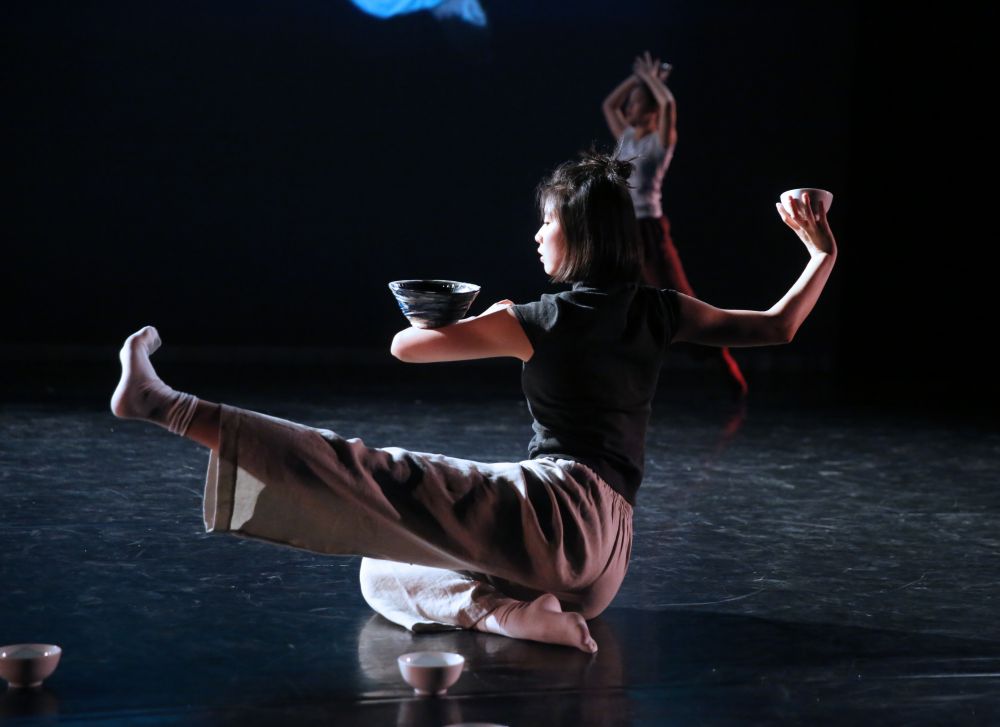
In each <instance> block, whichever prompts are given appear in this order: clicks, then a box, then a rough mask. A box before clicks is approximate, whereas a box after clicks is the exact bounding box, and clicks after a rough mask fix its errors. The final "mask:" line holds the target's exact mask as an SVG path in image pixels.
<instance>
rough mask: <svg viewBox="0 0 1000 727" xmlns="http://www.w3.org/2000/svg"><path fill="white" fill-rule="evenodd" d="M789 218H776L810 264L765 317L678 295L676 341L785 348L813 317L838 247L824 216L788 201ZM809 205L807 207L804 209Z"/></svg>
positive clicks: (780, 210) (761, 313)
mask: <svg viewBox="0 0 1000 727" xmlns="http://www.w3.org/2000/svg"><path fill="white" fill-rule="evenodd" d="M790 204H791V205H792V212H791V213H789V212H787V211H786V210H785V209H784V207H782V205H781V204H778V205H777V207H778V214H780V215H781V219H782V220H784V222H785V224H786V225H788V226H789V227H791V228H792V230H794V231H795V234H797V235H798V236H799V239H800V240H801V241H802V242H803V244H804V245H805V246H806V249H807V250H808V251H809V262H808V264H807V265H806V267H805V270H803V271H802V274H801V275H800V276H799V279H798V280H797V281H795V284H794V285H793V286H792V287H791V288H789V289H788V292H787V293H785V295H784V296H783V297H782V298H781V300H779V301H778V302H777V303H775V304H774V305H773V306H771V307H770V308H769V309H768V310H766V311H749V310H727V309H723V308H716V307H714V306H711V305H709V304H708V303H705V302H704V301H701V300H698V299H697V298H692V297H690V296H687V295H684V294H678V297H679V303H680V316H679V320H680V323H679V326H678V329H677V332H676V334H675V335H674V341H687V342H689V343H701V344H705V345H709V346H767V345H772V344H777V343H788V342H789V341H791V340H792V338H794V337H795V334H796V332H797V331H798V330H799V326H801V325H802V322H803V321H804V320H805V319H806V317H807V316H808V315H809V313H810V312H811V311H812V309H813V306H815V305H816V301H817V300H819V296H820V293H822V292H823V287H824V286H825V285H826V281H827V278H829V277H830V271H831V270H832V269H833V264H834V262H835V261H836V259H837V242H836V240H835V239H834V237H833V232H831V230H830V225H829V223H828V222H827V220H826V214H825V213H824V212H822V211H821V212H818V213H814V212H811V211H809V208H808V207H807V206H806V204H803V203H801V202H799V201H798V200H794V199H793V200H791V201H790ZM807 204H808V203H807Z"/></svg>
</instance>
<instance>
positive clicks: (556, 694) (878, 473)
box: [0, 368, 1000, 727]
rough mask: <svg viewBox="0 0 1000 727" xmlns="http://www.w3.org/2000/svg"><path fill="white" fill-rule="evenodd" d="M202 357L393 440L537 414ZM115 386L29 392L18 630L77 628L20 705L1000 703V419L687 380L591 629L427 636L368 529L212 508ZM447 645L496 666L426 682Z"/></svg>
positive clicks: (770, 706)
mask: <svg viewBox="0 0 1000 727" xmlns="http://www.w3.org/2000/svg"><path fill="white" fill-rule="evenodd" d="M393 370H396V369H393ZM484 370H485V371H489V372H491V373H489V376H493V371H494V370H493V369H484ZM502 374H503V375H504V376H509V377H510V378H511V379H512V381H513V382H514V383H516V376H517V372H516V368H514V369H504V370H503V372H502ZM395 375H398V374H394V376H395ZM472 378H473V379H474V378H475V377H472ZM168 380H170V379H169V378H168ZM113 383H114V379H113V376H112V378H111V379H110V384H111V386H113ZM174 383H178V384H179V383H183V385H184V386H187V387H189V388H191V389H192V390H194V391H195V393H199V394H202V395H204V396H206V398H219V399H224V400H225V401H226V402H227V403H231V404H234V405H239V406H246V407H248V408H254V409H259V410H263V411H266V412H267V413H270V414H274V415H276V416H281V417H285V418H290V419H294V420H297V421H302V422H304V423H308V424H314V425H317V426H322V427H327V428H330V429H334V430H336V431H338V432H341V433H343V434H347V435H351V436H359V437H361V438H362V439H364V440H365V441H366V442H367V443H368V444H371V445H373V446H389V445H394V446H401V447H406V448H410V449H416V450H422V451H442V452H445V453H447V454H451V455H454V456H459V457H467V458H472V459H482V460H489V461H509V460H512V459H519V458H521V457H522V456H523V453H524V451H525V446H526V443H527V440H528V438H529V436H530V419H529V417H528V414H527V411H526V408H525V406H524V404H523V403H522V401H521V400H520V398H519V396H518V394H517V392H516V389H514V388H512V387H511V386H506V385H504V386H498V387H495V388H490V389H489V390H488V391H487V393H485V394H479V395H477V396H475V397H472V396H471V395H470V393H469V392H471V391H473V390H475V388H476V384H475V383H474V381H473V380H464V379H462V378H461V377H456V378H455V379H454V380H449V377H447V376H443V377H441V376H439V377H438V378H437V379H436V380H435V381H434V382H432V384H431V385H425V383H426V382H425V383H423V384H420V385H414V382H413V381H410V383H409V384H407V383H406V381H402V383H398V382H395V381H393V380H392V377H389V378H388V379H385V378H383V379H381V380H380V378H379V377H369V379H368V380H367V382H361V383H359V382H358V381H348V379H346V378H339V377H331V378H330V379H326V380H322V381H320V382H318V383H317V382H306V381H304V380H301V381H300V380H298V379H297V377H295V376H294V375H291V376H289V377H287V378H285V379H283V380H282V381H281V382H280V383H274V382H271V384H270V385H268V386H259V387H254V386H252V385H251V382H247V381H241V382H240V383H239V385H236V386H233V385H230V386H228V387H227V386H220V385H219V384H218V382H213V381H211V380H210V377H209V378H206V379H205V382H204V383H203V384H199V382H198V381H197V376H194V375H191V376H189V377H188V378H187V379H186V380H185V381H184V382H177V381H176V380H174ZM231 383H232V382H230V384H231ZM196 384H197V385H202V386H203V387H204V388H200V389H199V388H197V387H196V386H195V385H196ZM6 385H7V387H8V390H11V388H12V386H13V385H12V384H11V382H10V381H9V380H8V382H7V384H6ZM108 391H110V387H108ZM256 392H263V393H256ZM776 392H779V393H776ZM64 394H65V395H64ZM105 406H106V404H105V403H104V401H103V393H102V394H101V395H100V396H98V395H97V394H96V392H94V391H92V390H91V389H88V390H87V391H86V392H85V393H83V394H74V395H69V394H66V393H65V392H63V391H57V392H52V391H50V392H48V394H47V395H43V396H38V397H32V396H21V397H12V398H10V399H9V400H8V403H6V404H4V405H3V407H2V409H0V552H2V556H0V584H2V592H0V644H9V643H14V642H30V641H35V642H46V643H56V644H59V645H61V646H62V648H63V650H64V654H63V659H62V663H61V664H60V666H59V668H58V670H57V671H56V673H55V674H54V675H53V676H52V677H51V679H50V680H49V681H48V682H47V683H46V684H45V686H44V687H43V688H42V689H40V690H30V691H25V690H10V689H8V690H7V691H6V692H4V691H2V688H0V721H3V722H4V724H11V725H20V724H26V725H35V724H47V723H49V722H54V721H58V722H60V723H67V724H87V725H91V724H93V725H110V724H143V725H159V724H184V725H228V724H232V725H256V724H295V725H301V724H317V725H318V724H323V725H353V724H359V725H361V724H363V725H413V726H417V725H435V726H440V725H446V724H452V723H459V722H463V721H468V722H473V721H478V722H493V723H498V724H506V725H512V726H513V725H518V726H521V725H545V726H546V727H555V725H574V726H575V725H728V724H775V723H785V724H983V725H987V724H996V723H997V722H998V720H1000V627H998V624H997V616H998V613H1000V477H998V474H1000V432H998V431H997V430H996V429H995V428H992V427H989V426H986V425H984V424H983V423H982V422H981V421H975V420H971V419H963V418H960V417H954V416H952V417H939V416H937V415H934V414H931V413H927V414H923V413H921V412H920V411H919V410H917V409H910V410H909V411H908V412H906V413H905V414H904V413H900V412H898V411H896V412H893V411H888V410H879V409H877V408H872V407H864V408H862V407H858V406H854V405H848V404H845V403H843V402H841V401H838V400H837V398H836V397H829V396H817V397H809V396H807V395H802V394H801V392H795V393H794V394H792V395H789V394H788V393H787V392H786V394H785V395H780V387H775V388H773V389H772V390H770V391H761V390H757V391H754V392H752V396H751V399H750V401H749V403H748V404H747V406H746V408H745V410H742V411H741V410H740V409H739V408H737V407H735V406H734V405H732V404H731V403H729V402H727V401H726V400H725V397H723V396H720V395H718V392H716V391H713V390H704V391H702V390H700V389H699V388H698V387H697V386H696V387H689V386H684V387H681V388H678V382H676V381H673V382H671V381H665V382H664V384H663V395H662V396H661V397H660V401H658V402H657V408H656V410H655V412H654V418H653V423H652V427H651V429H650V432H649V437H648V449H647V473H646V479H645V482H644V484H643V486H642V488H641V490H640V494H639V503H638V508H637V511H636V523H635V524H636V528H635V530H636V541H635V548H634V551H633V558H632V564H631V568H630V572H629V574H628V577H627V578H626V581H625V584H624V586H623V588H622V590H621V593H620V594H619V596H618V598H617V599H616V601H615V602H614V603H613V604H612V606H611V608H610V609H609V610H608V611H607V612H606V613H605V614H604V615H603V616H601V617H600V618H599V619H596V620H595V621H593V622H592V625H591V629H592V632H593V635H594V637H595V638H596V640H597V642H598V644H599V646H600V651H599V652H598V654H597V655H596V656H594V657H590V656H587V655H584V654H583V653H579V652H575V651H573V650H570V649H568V648H562V647H555V646H546V645H541V644H535V643H529V642H518V641H513V640H509V639H504V638H501V637H495V636H487V635H483V634H475V633H464V632H462V633H445V634H434V635H420V636H414V635H411V634H409V633H407V632H405V631H403V630H402V629H400V628H398V627H395V626H394V625H392V624H389V623H388V622H386V621H384V620H383V619H382V618H381V617H379V616H376V615H374V614H373V613H372V612H371V611H369V609H368V607H367V606H366V604H365V603H364V601H363V600H362V599H361V596H360V593H359V589H358V585H357V571H358V562H359V559H357V558H330V557H322V556H318V555H313V554H310V553H304V552H298V551H295V550H291V549H288V548H284V547H277V546H273V545H268V544H265V543H260V542H253V541H249V540H242V539H239V538H235V537H231V536H218V535H207V534H205V533H204V531H203V527H202V522H201V512H200V497H201V487H202V477H203V474H204V470H205V467H206V463H207V460H208V456H207V452H205V451H204V450H201V449H199V448H198V447H197V446H195V445H193V444H191V443H189V442H186V441H183V440H181V439H178V438H175V437H172V436H171V435H169V434H167V433H166V432H164V431H163V430H160V429H158V428H156V427H152V426H148V425H142V424H136V423H130V422H120V421H118V420H115V419H114V418H112V416H111V415H110V413H108V412H107V411H106V409H105ZM438 649H444V650H449V651H457V652H459V653H461V654H463V655H464V656H465V657H466V659H467V667H466V672H465V673H464V674H463V676H462V678H461V679H460V681H459V682H458V684H457V685H456V686H455V687H453V688H452V689H451V690H450V691H449V693H448V695H447V696H446V697H444V698H438V699H420V698H415V697H413V696H412V693H411V691H410V690H409V688H408V687H407V686H406V684H404V683H403V681H402V680H401V678H400V676H399V672H398V670H397V668H396V657H397V656H398V655H399V654H402V653H405V652H408V651H414V650H438Z"/></svg>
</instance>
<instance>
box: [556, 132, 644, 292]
mask: <svg viewBox="0 0 1000 727" xmlns="http://www.w3.org/2000/svg"><path fill="white" fill-rule="evenodd" d="M631 174H632V164H631V163H630V162H627V161H623V160H621V159H615V158H614V157H612V156H611V155H609V154H603V153H600V152H597V151H593V150H591V151H587V152H583V153H582V154H581V155H580V158H579V159H578V160H576V161H570V162H565V163H564V164H560V165H559V166H558V167H556V169H555V171H553V172H552V174H550V175H549V176H548V177H547V178H546V179H544V180H542V182H541V184H539V185H538V189H537V198H538V208H539V212H540V213H541V214H542V215H544V214H545V208H546V206H548V205H550V204H551V205H552V209H553V210H554V211H555V213H556V214H557V215H558V216H559V223H560V225H561V226H562V231H563V236H564V237H565V239H566V254H565V255H564V256H563V261H562V264H561V265H560V266H559V269H558V270H556V271H555V272H554V273H553V275H552V280H553V281H554V282H557V283H575V282H577V281H583V280H585V281H588V282H593V283H603V284H608V283H622V282H634V281H636V280H638V279H639V275H640V273H641V269H642V243H641V241H640V238H639V225H638V223H637V222H636V219H635V207H634V206H633V205H632V197H631V195H630V194H629V190H628V178H629V176H630V175H631Z"/></svg>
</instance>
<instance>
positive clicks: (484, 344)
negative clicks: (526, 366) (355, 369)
mask: <svg viewBox="0 0 1000 727" xmlns="http://www.w3.org/2000/svg"><path fill="white" fill-rule="evenodd" d="M512 305H514V304H513V303H512V302H511V301H509V300H501V301H500V302H498V303H494V304H493V305H492V306H490V307H489V308H488V309H486V310H485V311H484V312H483V313H481V314H479V315H478V316H476V317H475V318H466V319H465V320H462V321H459V322H458V323H454V324H452V325H450V326H444V327H442V328H406V329H404V330H402V331H400V332H399V333H397V334H396V336H395V338H393V339H392V348H391V351H392V355H393V356H395V357H396V358H398V359H399V360H400V361H406V362H407V363H435V362H438V361H468V360H470V359H475V358H499V357H505V356H509V357H511V358H518V359H521V360H522V361H527V360H528V359H530V358H531V356H532V354H534V352H535V350H534V348H533V347H532V345H531V341H529V340H528V336H527V335H525V333H524V329H523V328H522V327H521V323H520V322H519V321H518V320H517V318H516V317H515V316H514V311H513V310H511V306H512Z"/></svg>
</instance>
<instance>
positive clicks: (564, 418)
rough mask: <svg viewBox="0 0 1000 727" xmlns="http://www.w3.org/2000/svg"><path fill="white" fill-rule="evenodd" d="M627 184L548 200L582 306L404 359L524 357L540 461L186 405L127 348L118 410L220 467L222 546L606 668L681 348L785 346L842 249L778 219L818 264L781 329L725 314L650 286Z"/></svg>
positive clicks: (546, 210) (408, 333)
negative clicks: (280, 555) (342, 575)
mask: <svg viewBox="0 0 1000 727" xmlns="http://www.w3.org/2000/svg"><path fill="white" fill-rule="evenodd" d="M630 172H631V165H630V164H628V163H627V162H623V161H620V160H615V159H612V158H610V157H608V156H601V155H596V154H591V155H589V156H585V157H584V158H583V159H582V160H580V161H577V162H571V163H567V164H564V165H562V166H560V167H559V168H558V169H556V171H555V172H554V173H553V174H552V175H551V176H550V177H549V178H548V179H546V180H545V181H544V182H543V183H542V184H541V185H540V187H539V195H538V198H539V204H540V208H541V212H542V218H543V221H542V225H541V228H540V229H539V231H538V233H537V234H536V235H535V241H536V242H537V243H538V254H539V256H540V257H541V262H542V266H543V268H544V269H545V272H546V273H548V274H549V275H550V276H551V278H552V279H553V280H554V281H556V282H563V283H572V284H573V287H572V289H571V290H566V291H564V292H560V293H557V294H550V295H544V296H542V298H541V299H540V300H538V301H535V302H532V303H526V304H521V305H514V304H512V303H511V302H510V301H501V302H500V303H497V304H495V305H494V306H492V307H491V308H490V309H489V310H487V311H486V312H485V313H483V314H482V315H480V316H477V317H475V318H469V319H466V320H464V321H461V322H459V323H456V324H454V325H451V326H447V327H444V328H438V329H432V330H423V329H417V328H408V329H406V330H403V331H401V332H400V333H398V334H396V337H395V338H394V339H393V342H392V353H393V355H395V356H396V357H397V358H400V359H402V360H403V361H410V362H416V363H425V362H431V361H456V360H464V359H476V358H487V357H493V356H511V357H514V358H518V359H521V360H522V361H523V362H524V368H523V374H522V383H523V388H524V393H525V396H526V398H527V400H528V404H529V407H530V411H531V413H532V416H533V417H534V420H535V421H534V430H535V436H534V438H533V439H532V442H531V445H530V447H529V459H527V460H525V461H522V462H514V463H500V464H482V463H479V462H470V461H467V460H459V459H455V458H451V457H446V456H443V455H436V454H424V453H419V452H409V451H406V450H402V449H398V448H394V447H387V448H372V447H368V446H366V445H365V444H364V443H363V442H361V441H360V440H358V439H345V438H343V437H341V436H340V435H338V434H335V433H333V432H331V431H327V430H321V429H313V428H310V427H306V426H302V425H299V424H294V423H291V422H287V421H283V420H279V419H274V418H271V417H267V416H264V415H261V414H255V413H253V412H248V411H243V410H240V409H236V408H232V407H229V406H225V405H220V404H213V403H210V402H207V401H203V400H199V399H197V398H195V397H194V396H191V395H190V394H184V393H180V392H177V391H174V390H173V389H171V388H170V387H169V386H167V385H166V384H165V383H164V382H163V381H162V380H160V378H159V377H158V376H157V375H156V372H155V371H154V369H153V367H152V365H151V363H150V359H149V356H150V354H152V353H153V352H154V351H155V350H156V348H157V347H158V346H159V345H160V339H159V337H158V335H157V332H156V330H155V329H154V328H151V327H148V326H147V327H146V328H143V329H142V330H140V331H138V332H137V333H134V334H133V335H131V336H130V337H129V338H128V339H127V340H126V341H125V345H124V347H123V348H122V351H121V362H122V378H121V381H120V383H119V384H118V388H117V389H116V391H115V392H114V395H113V397H112V399H111V409H112V411H113V412H114V413H115V414H116V415H117V416H119V417H123V418H132V419H144V420H147V421H151V422H154V423H156V424H159V425H161V426H164V427H167V428H168V429H169V430H170V431H172V432H175V433H177V434H180V435H182V436H185V437H187V438H189V439H192V440H194V441H195V442H198V443H200V444H202V445H204V446H206V447H208V448H209V449H210V450H211V454H210V458H209V470H208V476H207V482H206V487H205V524H206V528H207V529H208V530H210V531H216V532H225V531H229V532H233V533H237V534H240V535H245V536H249V537H255V538H260V539H263V540H269V541H272V542H277V543H284V544H287V545H293V546H296V547H301V548H306V549H309V550H313V551H316V552H320V553H328V554H359V555H363V556H367V557H366V558H365V559H364V560H363V561H362V569H361V581H362V593H363V594H364V596H365V598H366V600H367V601H368V603H369V604H371V605H372V606H373V607H374V608H375V609H376V610H377V611H378V612H379V613H381V614H382V615H384V616H385V617H386V618H388V619H389V620H391V621H394V622H395V623H398V624H400V625H402V626H405V627H407V628H410V629H411V630H414V631H418V630H421V629H427V628H466V629H476V630H479V631H485V632H489V633H495V634H502V635H506V636H511V637H515V638H523V639H533V640H536V641H543V642H547V643H554V644H564V645H568V646H573V647H576V648H578V649H580V650H582V651H585V652H594V651H596V650H597V644H596V643H595V642H594V640H593V639H592V638H591V636H590V632H589V630H588V628H587V623H586V620H585V619H587V618H593V617H594V616H597V615H598V614H599V613H601V611H603V610H604V608H605V607H607V605H608V604H609V603H610V602H611V600H612V598H613V597H614V596H615V594H616V593H617V591H618V588H619V586H620V585H621V582H622V579H623V577H624V575H625V569H626V567H627V565H628V558H629V553H630V550H631V542H632V506H633V504H634V502H635V496H636V491H637V489H638V487H639V483H640V481H641V479H642V471H643V449H644V443H645V434H646V425H647V422H648V419H649V413H650V402H651V401H652V398H653V394H654V391H655V388H656V384H657V378H658V376H659V372H660V367H661V362H662V358H663V356H664V354H665V352H666V349H667V347H668V346H669V344H670V343H671V342H673V341H690V342H693V343H701V344H706V345H713V346H723V345H728V346H755V345H767V344H776V343H784V342H787V341H789V340H791V338H792V336H793V335H794V334H795V331H796V330H797V329H798V327H799V326H800V325H801V323H802V322H803V320H804V319H805V318H806V316H807V315H808V314H809V312H810V311H811V310H812V308H813V306H814V304H815V303H816V301H817V299H818V298H819V295H820V292H821V291H822V289H823V286H824V284H825V282H826V280H827V277H828V276H829V274H830V270H831V268H832V267H833V264H834V259H835V257H836V243H835V241H834V237H833V234H832V233H831V231H830V228H829V225H828V224H827V221H826V216H825V214H824V213H823V212H822V211H818V212H813V211H811V210H810V207H809V204H808V200H807V201H806V203H805V204H800V203H798V202H796V201H794V200H793V201H792V202H791V203H790V204H791V211H786V210H785V209H784V208H783V207H782V206H781V205H780V204H779V205H778V212H779V214H780V215H781V217H782V219H783V220H784V222H785V224H787V225H788V226H789V227H790V228H792V229H793V230H794V231H795V232H796V234H797V235H798V236H799V239H801V240H802V242H803V243H804V244H805V246H806V249H807V251H808V252H809V262H808V264H807V265H806V267H805V270H804V271H803V272H802V274H801V275H800V276H799V279H798V280H797V281H796V283H795V284H794V285H793V286H792V287H791V288H790V289H789V290H788V292H787V293H785V295H784V296H783V297H782V298H781V300H779V301H778V302H777V303H776V304H775V305H774V306H772V307H771V308H770V309H769V310H767V311H759V312H758V311H749V310H724V309H719V308H714V307H712V306H711V305H709V304H707V303H704V302H702V301H700V300H698V299H696V298H694V297H691V296H688V295H685V294H683V293H678V292H676V291H672V290H660V289H657V288H653V287H647V286H643V285H641V284H640V283H639V282H638V279H639V274H640V266H641V243H640V239H639V235H638V232H637V230H636V221H635V213H634V210H633V207H632V200H631V197H630V196H629V191H628V185H627V181H626V180H627V178H628V175H629V173H630Z"/></svg>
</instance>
